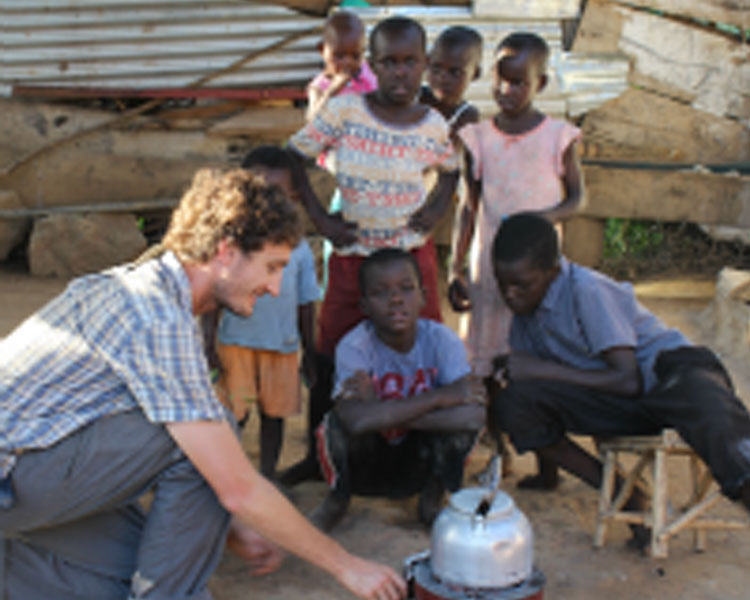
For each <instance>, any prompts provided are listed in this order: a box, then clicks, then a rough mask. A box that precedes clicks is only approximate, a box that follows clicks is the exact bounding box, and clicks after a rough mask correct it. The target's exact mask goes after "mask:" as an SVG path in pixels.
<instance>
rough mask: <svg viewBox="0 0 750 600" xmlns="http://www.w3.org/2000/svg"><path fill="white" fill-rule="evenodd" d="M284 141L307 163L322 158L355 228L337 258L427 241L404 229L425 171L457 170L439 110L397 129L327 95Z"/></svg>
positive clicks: (421, 196) (421, 194) (357, 99)
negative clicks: (323, 155)
mask: <svg viewBox="0 0 750 600" xmlns="http://www.w3.org/2000/svg"><path fill="white" fill-rule="evenodd" d="M289 144H290V146H292V148H294V149H295V150H297V151H298V152H299V153H301V154H303V155H305V156H308V157H311V158H314V157H316V156H318V155H319V154H320V153H321V152H326V153H327V155H328V156H327V158H326V165H327V166H328V167H329V168H330V169H331V171H332V172H333V173H334V174H335V176H336V183H337V185H338V189H339V191H340V193H341V210H342V213H343V216H344V219H346V220H347V221H352V222H353V223H356V224H357V236H358V240H357V242H355V243H354V244H352V245H350V246H347V247H346V248H336V253H337V254H341V255H360V256H368V255H369V254H371V253H372V252H373V251H375V250H377V249H378V248H384V247H397V248H403V249H405V250H409V249H412V248H418V247H420V246H422V245H424V243H425V242H426V241H427V238H428V237H429V236H428V235H427V234H425V233H423V232H420V231H416V230H414V229H411V228H410V227H409V225H408V224H409V219H410V217H411V216H412V215H413V214H414V213H415V212H416V211H417V210H418V209H420V208H421V207H422V206H423V205H424V203H425V201H426V200H427V197H428V195H429V194H428V189H427V187H426V185H425V177H424V175H425V172H426V171H428V170H432V169H437V170H440V171H446V172H451V171H456V170H458V157H457V156H456V153H455V151H454V150H453V144H452V143H451V139H450V130H449V129H448V124H447V123H446V122H445V119H443V117H442V115H441V114H440V113H439V112H438V111H436V110H435V109H433V108H430V109H429V111H428V112H427V113H426V114H425V116H424V117H423V118H422V119H421V120H420V121H419V122H417V123H414V124H411V125H395V124H393V123H386V122H385V121H383V120H381V119H380V118H379V117H377V116H376V115H375V114H373V113H372V111H371V110H370V108H369V105H368V104H367V101H366V100H365V98H364V97H363V96H358V95H356V94H350V95H347V96H336V97H334V98H331V99H330V100H329V101H328V102H327V103H326V104H325V105H324V106H323V107H322V108H321V109H320V111H319V112H318V113H317V114H316V115H315V117H314V118H313V119H312V120H311V121H310V122H309V123H308V124H307V125H305V127H303V128H302V129H300V130H299V131H298V132H297V133H295V134H294V135H293V136H292V137H291V138H290V140H289Z"/></svg>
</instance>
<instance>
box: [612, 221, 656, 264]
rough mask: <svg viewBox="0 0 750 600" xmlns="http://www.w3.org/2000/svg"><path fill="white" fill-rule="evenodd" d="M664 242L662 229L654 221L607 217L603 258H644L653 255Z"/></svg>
mask: <svg viewBox="0 0 750 600" xmlns="http://www.w3.org/2000/svg"><path fill="white" fill-rule="evenodd" d="M663 242H664V231H663V230H662V228H661V227H659V224H658V223H655V222H654V221H639V220H630V219H607V221H606V224H605V226H604V251H603V252H604V258H605V259H621V258H628V257H629V258H635V259H645V258H649V257H652V256H655V255H656V254H657V253H658V252H659V249H660V247H661V245H662V243H663Z"/></svg>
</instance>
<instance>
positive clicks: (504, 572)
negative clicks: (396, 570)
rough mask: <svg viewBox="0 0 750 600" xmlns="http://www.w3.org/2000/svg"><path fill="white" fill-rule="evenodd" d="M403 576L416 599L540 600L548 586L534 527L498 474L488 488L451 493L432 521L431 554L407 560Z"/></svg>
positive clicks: (428, 552)
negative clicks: (537, 563) (537, 557)
mask: <svg viewBox="0 0 750 600" xmlns="http://www.w3.org/2000/svg"><path fill="white" fill-rule="evenodd" d="M498 473H499V471H498ZM404 577H405V579H406V580H407V582H409V591H410V597H411V598H416V600H469V599H479V600H541V598H542V595H543V591H544V584H545V579H544V575H543V574H542V573H541V571H539V570H538V569H537V568H536V567H535V566H534V556H533V532H532V530H531V525H530V523H529V521H528V519H527V518H526V516H525V515H524V514H523V513H522V512H521V511H520V510H519V509H518V507H517V506H516V505H515V503H514V502H513V499H512V498H511V497H510V496H508V495H507V494H505V493H504V492H502V491H501V490H500V489H499V476H498V478H497V479H496V481H495V483H494V484H493V485H492V486H490V487H489V488H481V487H480V488H465V489H463V490H459V491H458V492H456V493H454V494H452V495H451V497H450V502H449V503H448V505H447V506H446V507H445V508H443V510H442V511H441V512H440V514H439V515H438V517H437V519H436V520H435V522H434V523H433V526H432V532H431V535H430V550H428V551H425V552H421V553H418V554H414V555H412V556H410V557H409V558H407V559H406V561H405V562H404Z"/></svg>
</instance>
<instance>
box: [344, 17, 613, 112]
mask: <svg viewBox="0 0 750 600" xmlns="http://www.w3.org/2000/svg"><path fill="white" fill-rule="evenodd" d="M351 10H356V11H357V14H358V15H360V17H361V18H362V20H363V21H365V23H366V24H367V25H368V27H372V26H373V25H374V24H375V23H377V22H378V21H379V20H381V19H383V18H386V17H389V16H392V15H404V16H409V17H412V18H413V19H417V20H418V21H419V22H420V23H422V24H423V25H424V27H425V30H426V32H427V39H428V44H432V41H433V40H434V39H435V38H436V37H437V36H438V35H439V33H440V32H441V31H442V30H443V29H445V28H446V27H450V26H451V25H466V26H469V27H473V28H474V29H476V30H477V31H478V32H479V33H480V34H481V35H482V38H483V39H484V52H483V56H482V76H481V78H480V79H478V80H477V81H474V82H472V84H471V85H470V86H469V89H468V90H467V93H466V98H467V99H468V100H469V101H470V102H472V103H473V104H474V105H476V106H477V108H478V109H479V111H480V112H481V113H482V114H483V115H490V114H494V113H495V112H496V111H497V106H496V105H495V102H494V100H493V99H492V91H491V90H492V77H493V66H494V57H495V48H496V46H497V44H498V43H499V42H500V40H501V39H502V38H504V37H505V36H506V35H508V34H509V33H512V32H514V31H530V32H533V33H536V34H537V35H539V36H541V37H543V38H544V39H545V41H546V42H547V44H548V45H549V47H550V61H549V66H550V73H549V75H550V77H549V83H548V84H547V87H546V88H545V90H544V91H543V92H542V93H541V94H539V96H538V97H537V99H536V101H535V104H536V106H537V107H538V108H539V109H540V110H541V111H543V112H545V113H547V114H551V115H556V116H565V115H569V116H576V115H580V114H582V113H583V112H585V111H587V110H590V109H592V108H595V107H597V106H600V105H601V104H603V103H604V102H606V101H607V100H610V99H612V98H615V97H617V96H618V95H619V94H621V93H622V92H623V91H624V89H625V87H626V85H627V83H626V77H627V72H628V61H627V58H626V57H625V56H624V55H623V56H620V55H616V56H615V55H588V54H580V53H571V52H564V51H563V49H562V29H561V27H560V21H559V20H558V19H556V18H552V19H550V18H547V19H509V18H507V17H491V16H482V17H481V18H478V17H476V16H475V15H474V14H473V13H472V10H471V9H470V8H468V7H447V6H433V7H425V6H391V7H370V8H357V9H351Z"/></svg>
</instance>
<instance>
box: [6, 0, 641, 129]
mask: <svg viewBox="0 0 750 600" xmlns="http://www.w3.org/2000/svg"><path fill="white" fill-rule="evenodd" d="M2 6H3V29H2V31H1V32H0V36H2V46H3V64H2V73H1V74H0V94H2V95H11V94H12V92H13V88H14V86H23V87H24V88H26V89H27V90H28V88H37V89H38V88H43V87H44V88H67V89H75V90H78V91H81V92H82V91H83V90H86V89H88V90H101V89H105V90H128V89H129V90H176V89H182V88H186V87H189V86H191V85H192V84H194V83H195V82H196V81H198V80H201V79H202V78H205V77H207V76H211V75H212V74H215V73H217V72H219V71H222V70H224V69H226V68H227V67H228V66H230V65H233V64H234V63H236V62H237V61H239V60H241V59H242V58H243V57H246V56H247V55H248V54H250V53H253V52H260V51H262V50H263V49H265V48H268V47H269V46H271V45H273V44H277V43H279V42H281V41H282V40H284V39H286V38H287V37H289V36H299V39H296V40H295V41H293V42H291V43H289V44H287V45H285V46H284V47H283V48H281V49H278V50H274V51H272V52H268V53H266V54H261V55H260V56H258V57H256V58H254V59H253V60H252V61H249V62H248V63H246V64H243V65H242V66H240V67H239V68H237V69H234V70H232V71H231V72H229V73H223V74H221V75H220V76H218V77H215V78H213V79H211V81H210V82H209V83H207V84H206V85H207V86H209V87H212V88H213V87H248V88H278V87H283V86H296V87H297V88H299V89H301V88H303V87H304V85H305V84H306V82H307V81H309V80H310V79H311V78H312V77H313V76H314V75H315V73H317V71H318V70H319V69H320V66H321V62H320V55H319V53H318V51H317V49H316V44H317V42H318V40H319V34H318V33H317V32H316V33H308V34H305V32H306V31H308V32H309V31H310V30H311V29H312V28H315V27H317V26H320V25H321V24H322V22H323V20H322V19H317V18H313V17H307V16H304V15H302V14H300V13H298V12H296V11H293V10H290V9H287V8H284V7H281V6H274V5H269V4H259V3H256V2H250V1H241V0H234V1H232V0H212V1H203V2H198V1H195V0H160V1H151V2H149V1H148V0H4V2H2ZM356 10H357V12H358V14H360V15H361V17H362V19H363V20H364V21H365V22H366V24H367V25H368V27H371V26H372V25H373V24H374V23H375V22H377V21H378V20H380V19H382V18H385V17H387V16H389V15H393V14H405V15H408V16H411V17H413V18H415V19H417V20H419V21H420V22H421V23H423V24H424V26H425V28H426V30H427V33H428V39H429V41H430V42H431V41H432V40H433V39H434V38H435V37H436V36H437V35H438V33H439V32H440V31H441V30H442V29H443V28H445V27H448V26H450V25H455V24H464V25H469V26H472V27H474V28H476V29H477V30H478V31H479V32H480V33H481V34H482V36H483V38H484V40H485V50H484V58H483V75H482V78H481V79H480V80H478V81H476V82H474V83H472V85H471V87H470V88H469V92H468V98H469V99H470V100H471V101H472V102H474V103H475V104H476V105H477V106H478V107H479V109H480V110H481V112H483V113H484V114H490V113H492V112H494V110H495V106H494V103H493V101H492V95H491V92H490V86H491V83H492V59H493V54H494V48H495V46H496V45H497V43H498V41H499V40H500V39H501V38H502V37H503V36H505V35H507V34H508V33H510V32H512V31H517V30H527V31H534V32H536V33H538V34H539V35H541V36H542V37H544V38H545V39H546V40H547V42H548V43H549V45H550V48H551V49H552V56H551V60H550V66H551V75H552V76H551V77H550V83H549V85H548V86H547V89H546V90H545V91H544V92H543V93H542V94H541V95H540V97H539V99H538V104H539V107H540V109H541V110H543V111H545V112H548V113H550V114H555V115H565V114H569V115H576V114H581V113H583V112H585V111H586V110H588V109H590V108H593V107H595V106H598V105H600V104H602V103H603V102H605V101H606V100H608V99H610V98H613V97H615V96H617V95H618V94H620V93H621V92H622V91H623V89H624V88H625V76H626V74H627V69H628V64H627V61H626V60H625V59H624V58H623V57H610V56H604V57H597V56H590V55H585V56H578V55H575V54H571V53H567V52H563V50H562V47H561V35H562V34H561V27H560V21H559V20H558V19H556V18H545V19H524V20H512V19H509V18H507V17H493V16H482V17H481V18H479V17H477V16H475V15H474V14H473V13H472V11H471V9H470V8H468V7H450V6H438V7H435V6H433V7H425V6H393V7H371V8H358V9H356Z"/></svg>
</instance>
